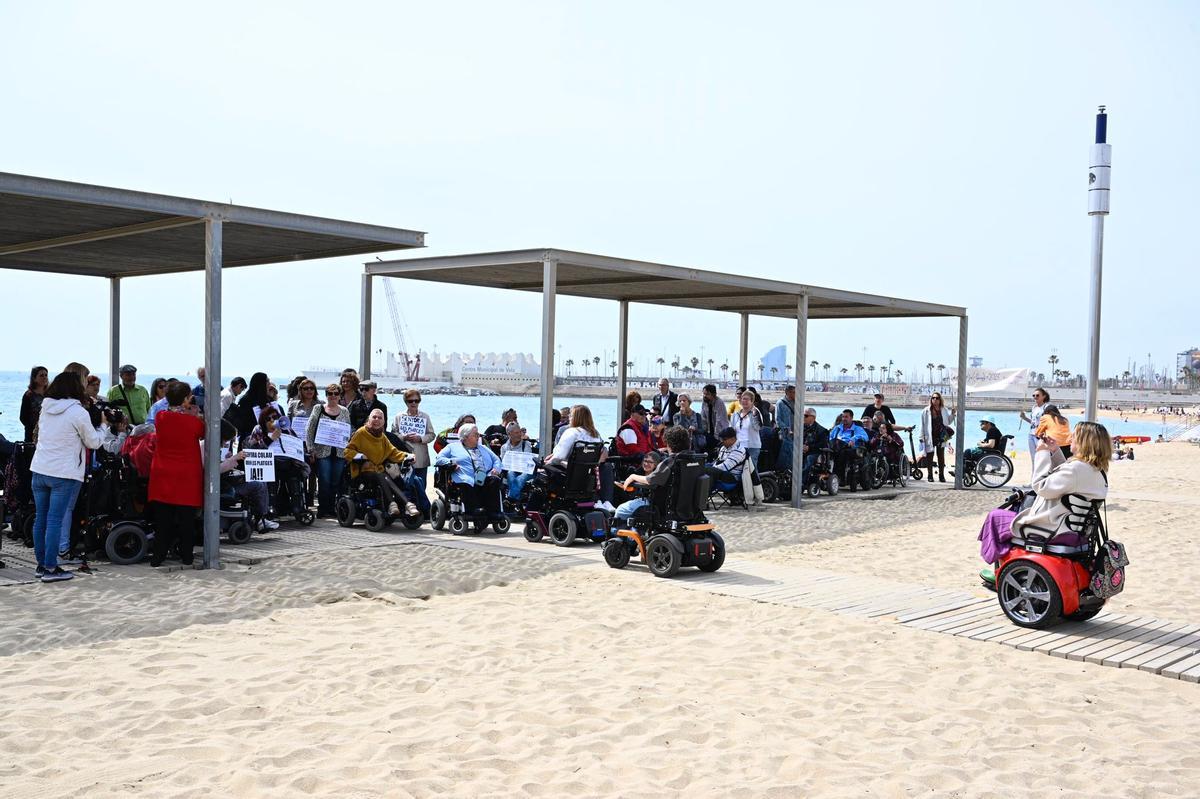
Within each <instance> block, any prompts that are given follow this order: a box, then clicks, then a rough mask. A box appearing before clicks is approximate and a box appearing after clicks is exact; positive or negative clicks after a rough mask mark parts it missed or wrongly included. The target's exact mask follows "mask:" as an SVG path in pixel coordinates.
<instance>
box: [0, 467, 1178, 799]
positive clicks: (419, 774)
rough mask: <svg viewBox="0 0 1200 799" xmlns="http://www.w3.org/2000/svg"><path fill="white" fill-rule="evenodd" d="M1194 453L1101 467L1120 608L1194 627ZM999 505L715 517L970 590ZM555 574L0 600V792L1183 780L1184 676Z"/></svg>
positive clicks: (174, 578) (455, 574) (275, 570)
mask: <svg viewBox="0 0 1200 799" xmlns="http://www.w3.org/2000/svg"><path fill="white" fill-rule="evenodd" d="M1198 462H1200V448H1197V447H1194V446H1189V445H1185V444H1170V445H1145V446H1142V447H1139V448H1138V459H1137V460H1136V461H1135V462H1133V463H1128V462H1124V461H1122V462H1118V463H1114V465H1113V468H1112V473H1111V482H1112V491H1113V499H1112V501H1111V502H1110V503H1109V519H1110V527H1111V531H1112V534H1113V536H1114V537H1115V538H1117V539H1118V540H1121V541H1123V542H1125V543H1126V544H1127V545H1128V547H1129V551H1130V556H1131V560H1132V564H1131V567H1130V584H1129V588H1128V590H1127V591H1126V592H1125V593H1124V594H1122V595H1121V596H1120V597H1118V598H1117V600H1115V601H1114V605H1116V606H1119V610H1120V612H1131V613H1139V614H1144V615H1152V616H1158V617H1161V618H1164V619H1173V620H1176V621H1180V622H1188V621H1195V622H1198V623H1200V618H1198V616H1200V611H1197V610H1196V608H1197V607H1200V604H1198V603H1197V602H1193V601H1192V600H1196V599H1200V589H1197V588H1196V587H1195V585H1194V581H1193V580H1189V579H1188V578H1189V575H1190V573H1191V572H1192V571H1194V570H1193V569H1191V568H1189V566H1190V565H1194V564H1195V563H1196V562H1197V559H1198V549H1200V546H1198V543H1200V542H1198V541H1197V534H1196V533H1195V532H1194V519H1195V518H1196V513H1197V510H1198V509H1197V504H1198V501H1197V500H1196V496H1197V492H1196V488H1197V484H1198V482H1200V481H1198V478H1196V477H1195V473H1196V468H1195V466H1196V464H1197V463H1198ZM1017 469H1018V472H1017V477H1018V479H1017V481H1015V482H1019V481H1020V480H1021V478H1023V477H1025V476H1026V475H1027V473H1028V462H1027V460H1025V461H1024V462H1020V461H1019V462H1018V464H1017ZM1000 498H1001V492H986V491H979V490H974V491H967V492H954V491H943V490H933V491H927V492H922V493H920V494H909V495H903V496H901V497H900V498H897V499H894V500H890V501H887V500H881V501H869V500H850V499H847V500H845V501H840V502H834V503H832V504H827V505H823V506H820V507H813V508H810V509H807V510H803V511H800V512H798V513H797V512H795V511H791V510H788V509H783V508H777V509H772V510H771V511H770V512H768V513H762V514H754V515H752V516H751V515H749V514H746V513H744V512H740V511H739V512H722V513H720V514H717V515H715V517H714V518H716V519H717V521H718V524H719V525H720V527H721V529H722V531H724V532H725V533H726V535H727V538H728V540H729V542H730V548H731V552H737V553H740V555H741V556H747V555H748V556H749V557H750V558H751V559H752V560H753V561H756V562H764V563H775V564H789V565H795V566H797V567H801V568H803V567H811V568H813V569H821V570H827V571H830V572H837V573H840V574H849V575H860V574H861V575H864V576H867V575H878V574H881V573H885V572H886V573H887V575H888V576H889V577H890V578H892V579H896V580H901V581H904V582H908V583H916V584H921V585H929V586H943V587H948V588H956V589H961V590H964V591H979V592H980V594H981V595H985V594H983V592H982V589H980V588H979V587H978V580H977V579H976V578H975V576H974V575H975V573H976V572H977V570H978V568H979V566H980V565H982V564H981V562H980V561H979V559H978V548H977V547H978V545H977V543H976V540H975V536H976V533H977V532H978V528H979V522H980V519H981V515H982V513H983V512H984V511H985V510H986V508H988V507H992V506H994V505H995V504H996V503H997V502H998V501H999V499H1000ZM579 555H580V557H578V558H569V559H565V560H562V562H557V561H551V560H550V559H544V558H543V559H537V558H516V557H504V556H499V555H492V554H485V553H480V552H469V551H463V550H461V549H446V548H444V547H441V546H437V545H428V544H411V545H406V546H393V547H380V548H374V549H362V550H352V551H346V552H335V553H325V554H314V555H304V556H298V557H291V558H280V559H277V560H271V561H267V562H265V563H263V564H261V565H257V566H253V567H237V568H230V569H226V570H224V571H222V572H220V573H211V572H209V573H205V572H173V573H168V574H157V573H152V572H149V571H148V570H140V571H138V573H136V574H133V573H124V574H113V570H111V569H109V570H105V571H104V573H103V574H102V575H101V576H99V577H97V578H89V579H83V578H81V579H78V580H75V581H73V584H71V585H65V586H64V585H52V586H43V585H29V586H15V587H12V588H7V589H3V590H0V609H2V610H3V612H4V617H5V619H6V624H5V625H4V628H3V630H2V631H0V702H2V703H3V706H4V708H5V710H6V712H5V714H4V715H3V717H2V718H0V751H3V752H4V755H3V757H2V759H0V794H2V795H4V796H6V797H23V796H39V797H46V796H69V795H70V796H74V795H78V794H79V793H80V792H86V793H87V794H88V795H94V796H212V795H218V796H239V797H258V796H296V795H318V796H338V797H351V796H353V797H360V796H361V797H367V796H398V797H407V796H414V797H423V796H440V795H445V796H472V797H474V796H512V795H518V796H567V795H570V796H623V797H627V796H688V797H696V796H734V795H740V796H837V797H842V796H858V795H873V796H889V797H890V796H897V797H900V796H913V795H923V796H972V797H974V796H983V797H987V796H995V797H1000V796H1009V795H1012V794H1013V793H1014V792H1020V793H1026V794H1039V795H1042V794H1049V793H1053V794H1054V795H1056V796H1080V797H1091V796H1097V795H1113V796H1131V797H1151V796H1194V795H1195V785H1196V784H1198V783H1200V755H1197V754H1196V750H1195V741H1196V740H1198V739H1200V690H1198V688H1197V686H1196V685H1195V684H1194V683H1188V682H1182V681H1179V680H1170V679H1166V678H1164V677H1160V676H1156V675H1153V674H1149V673H1145V672H1139V671H1136V670H1125V669H1114V668H1108V667H1103V666H1098V665H1092V664H1090V663H1080V662H1074V661H1067V660H1063V659H1060V658H1051V657H1046V656H1044V655H1040V654H1037V653H1031V652H1021V651H1016V650H1014V649H1011V648H1008V647H1002V646H997V645H993V644H989V643H987V642H981V641H972V640H964V639H962V638H955V637H951V636H945V635H938V634H933V633H927V632H922V631H920V630H914V629H909V628H906V627H903V626H899V625H895V624H891V623H886V622H884V621H881V620H866V619H856V618H848V617H846V616H839V615H835V614H832V613H827V612H824V611H820V610H810V609H805V608H796V607H782V606H780V605H775V604H768V603H764V602H755V601H750V600H746V599H741V598H735V597H729V596H718V595H713V594H709V593H703V592H697V591H690V590H684V589H682V588H681V587H680V586H679V585H677V584H675V583H674V582H673V581H664V580H656V579H654V578H653V577H651V576H650V575H648V574H647V573H645V572H644V571H637V570H633V569H630V570H626V571H621V572H617V571H613V570H610V569H607V568H604V567H603V566H602V565H599V564H597V561H598V560H599V553H598V552H597V551H596V550H595V549H594V548H583V549H580V552H579ZM580 564H582V565H580ZM1164 587H1165V588H1166V589H1167V590H1163V589H1164Z"/></svg>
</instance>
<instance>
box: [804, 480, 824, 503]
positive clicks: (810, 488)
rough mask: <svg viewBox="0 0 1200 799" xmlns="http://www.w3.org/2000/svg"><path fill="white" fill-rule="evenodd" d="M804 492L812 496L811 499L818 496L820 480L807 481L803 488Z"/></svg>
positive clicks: (819, 493)
mask: <svg viewBox="0 0 1200 799" xmlns="http://www.w3.org/2000/svg"><path fill="white" fill-rule="evenodd" d="M804 493H806V494H808V495H809V496H810V497H812V498H813V499H816V498H817V497H818V496H820V495H821V484H820V482H816V483H809V484H808V485H807V486H806V487H805V488H804Z"/></svg>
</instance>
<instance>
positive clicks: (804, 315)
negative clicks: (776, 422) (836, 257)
mask: <svg viewBox="0 0 1200 799" xmlns="http://www.w3.org/2000/svg"><path fill="white" fill-rule="evenodd" d="M807 358H808V295H807V294H801V295H800V296H799V297H798V298H797V299H796V366H795V369H796V402H795V403H794V407H793V408H792V507H793V508H799V507H800V497H801V495H803V494H804V383H805V381H806V380H807V378H808V375H807V373H806V372H805V368H806V367H807V364H806V363H805V361H806V360H807Z"/></svg>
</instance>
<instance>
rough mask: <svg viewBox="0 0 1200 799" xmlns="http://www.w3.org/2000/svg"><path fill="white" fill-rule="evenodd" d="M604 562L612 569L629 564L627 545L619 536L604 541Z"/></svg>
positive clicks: (622, 567)
mask: <svg viewBox="0 0 1200 799" xmlns="http://www.w3.org/2000/svg"><path fill="white" fill-rule="evenodd" d="M604 562H605V563H607V564H608V565H609V567H610V568H613V569H624V568H625V567H626V566H628V565H629V547H628V546H626V545H625V542H624V541H622V540H621V539H620V538H610V539H608V540H607V541H605V542H604Z"/></svg>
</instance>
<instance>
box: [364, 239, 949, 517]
mask: <svg viewBox="0 0 1200 799" xmlns="http://www.w3.org/2000/svg"><path fill="white" fill-rule="evenodd" d="M380 276H394V277H398V278H406V279H408V280H427V281H431V282H435V283H452V284H456V285H466V286H480V287H484V288H494V289H510V290H514V291H530V292H541V294H542V351H541V356H542V374H541V413H540V414H539V438H540V439H541V440H542V441H548V440H550V435H549V434H550V430H551V412H552V411H553V396H554V314H555V300H556V299H557V297H558V296H559V295H560V294H562V295H567V296H572V297H591V298H593V299H603V300H612V301H614V302H616V303H617V304H618V307H619V314H618V321H617V341H618V347H617V352H618V355H617V370H618V371H617V387H618V394H617V403H618V405H620V406H621V410H622V411H623V399H624V397H625V391H626V383H627V374H626V366H625V364H626V362H627V361H628V360H629V304H630V303H645V304H647V305H666V306H671V307H676V308H693V309H697V310H706V311H723V312H726V313H735V314H737V315H738V316H739V317H740V319H741V335H740V341H739V345H738V368H739V370H740V371H739V374H741V375H743V377H748V375H749V368H748V367H749V365H750V364H749V359H748V357H747V355H748V351H747V341H748V336H749V330H750V317H751V316H756V315H757V316H774V317H779V318H782V319H795V320H796V363H795V375H796V395H797V396H796V407H797V409H802V408H803V407H804V385H805V367H806V363H805V359H806V357H807V356H806V354H805V346H806V342H807V340H808V321H809V320H810V319H867V318H876V319H878V318H904V317H957V318H958V320H959V325H958V392H957V393H958V402H957V409H958V421H957V428H956V436H957V448H956V450H955V460H956V464H957V466H956V468H955V470H954V475H955V476H954V484H955V487H956V488H961V487H962V473H963V470H962V454H963V442H964V430H963V427H964V421H965V418H966V390H967V383H966V381H967V311H966V309H965V308H960V307H957V306H951V305H938V304H935V303H930V302H920V301H917V300H904V299H899V298H897V297H885V296H879V295H875V294H863V293H861V292H857V291H843V290H841V289H831V288H823V287H821V286H810V285H807V284H802V283H787V282H784V281H779V280H767V279H765V278H758V277H747V276H743V275H739V274H731V273H727V272H710V271H704V270H701V269H693V268H690V267H682V266H670V265H667V264H658V263H650V262H648V261H632V260H628V259H625V258H613V257H609V256H605V255H593V254H590V253H583V252H574V251H571V250H558V249H548V248H540V249H531V250H511V251H506V252H487V253H473V254H469V255H447V256H437V257H423V258H401V259H396V260H391V261H378V262H372V263H368V264H366V272H365V274H364V275H363V292H362V296H363V306H362V319H363V326H362V330H363V339H362V341H361V346H360V361H361V366H362V367H363V371H364V373H366V372H367V371H368V370H369V367H370V349H371V342H370V329H371V302H370V300H371V280H372V278H375V277H380ZM620 417H621V414H620V413H618V419H620ZM802 417H803V415H802V414H801V413H795V414H793V435H794V437H795V439H794V440H796V441H801V440H803V430H802V427H803V418H802ZM803 458H804V455H803V451H802V448H801V447H793V448H792V470H793V471H792V473H793V474H800V471H801V466H802V464H803ZM802 488H803V486H802V484H801V481H800V480H793V481H792V506H793V507H797V508H798V507H800V495H801V493H802V492H801V489H802Z"/></svg>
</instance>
